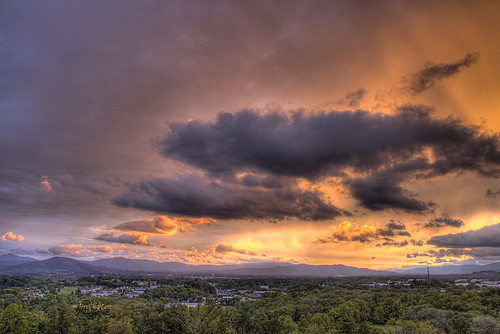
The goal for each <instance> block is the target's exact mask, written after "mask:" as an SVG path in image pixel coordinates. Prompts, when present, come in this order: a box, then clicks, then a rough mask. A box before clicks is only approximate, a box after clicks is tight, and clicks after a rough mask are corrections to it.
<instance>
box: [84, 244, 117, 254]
mask: <svg viewBox="0 0 500 334" xmlns="http://www.w3.org/2000/svg"><path fill="white" fill-rule="evenodd" d="M89 251H90V252H91V253H92V254H98V253H104V254H113V253H114V250H113V248H111V247H108V246H92V247H90V248H89Z"/></svg>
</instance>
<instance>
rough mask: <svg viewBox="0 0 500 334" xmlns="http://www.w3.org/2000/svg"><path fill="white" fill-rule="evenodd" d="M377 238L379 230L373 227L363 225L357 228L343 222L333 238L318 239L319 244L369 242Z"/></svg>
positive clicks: (333, 234)
mask: <svg viewBox="0 0 500 334" xmlns="http://www.w3.org/2000/svg"><path fill="white" fill-rule="evenodd" d="M376 237H377V230H376V229H375V227H373V226H369V225H363V226H357V225H356V224H352V223H351V222H348V221H343V222H342V223H340V225H339V226H337V227H336V228H334V230H333V232H332V234H331V236H329V237H318V238H317V240H316V241H317V242H319V243H327V242H341V241H359V242H369V241H371V240H373V239H374V238H376Z"/></svg>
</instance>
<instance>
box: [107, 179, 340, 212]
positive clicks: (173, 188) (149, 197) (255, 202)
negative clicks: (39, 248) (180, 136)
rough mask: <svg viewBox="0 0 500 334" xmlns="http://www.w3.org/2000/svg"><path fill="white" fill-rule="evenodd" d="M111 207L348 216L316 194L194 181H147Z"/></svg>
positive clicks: (125, 194)
mask: <svg viewBox="0 0 500 334" xmlns="http://www.w3.org/2000/svg"><path fill="white" fill-rule="evenodd" d="M113 203H114V204H116V205H119V206H123V207H134V208H138V209H143V210H150V211H154V212H160V213H169V214H175V215H181V216H191V217H210V218H215V219H241V218H257V219H268V218H275V219H283V218H285V217H297V218H300V219H306V220H322V219H331V218H335V217H338V216H340V215H342V214H343V213H344V214H348V213H347V212H342V211H341V210H340V209H338V208H336V207H335V206H333V205H331V204H330V203H328V202H327V201H326V200H325V199H324V196H323V194H321V193H319V192H317V191H309V190H299V189H294V188H276V189H272V188H271V189H268V188H265V187H255V186H252V187H242V186H238V185H237V184H233V183H224V182H211V181H209V180H206V179H203V178H200V177H197V176H190V177H188V176H187V177H183V178H178V179H148V180H144V181H142V182H140V183H138V184H129V185H127V190H126V191H125V192H124V193H123V194H122V195H120V196H119V197H116V198H115V199H114V200H113Z"/></svg>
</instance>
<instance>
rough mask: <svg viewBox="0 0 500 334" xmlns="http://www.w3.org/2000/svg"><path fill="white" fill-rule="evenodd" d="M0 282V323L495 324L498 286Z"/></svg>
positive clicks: (261, 328) (476, 329)
mask: <svg viewBox="0 0 500 334" xmlns="http://www.w3.org/2000/svg"><path fill="white" fill-rule="evenodd" d="M0 291H1V294H0V307H1V313H0V333H50V334H63V333H88V334H91V333H95V334H97V333H137V334H139V333H141V334H142V333H144V334H146V333H179V334H184V333H187V334H189V333H198V334H201V333H207V334H208V333H213V334H215V333H241V334H243V333H259V334H260V333H262V334H263V333H286V334H290V333H308V334H314V333H322V334H323V333H329V334H333V333H363V334H366V333H368V334H370V333H381V334H383V333H387V334H417V333H418V334H420V333H421V334H432V333H453V334H473V333H500V322H499V310H500V289H498V288H487V287H480V286H478V285H475V284H469V285H467V286H464V285H458V284H455V282H454V281H453V280H447V279H433V280H430V281H427V280H408V281H407V283H405V284H395V283H394V282H391V281H389V282H388V283H387V282H385V283H383V284H373V282H372V280H371V279H369V278H359V279H353V278H350V279H341V278H336V279H299V278H297V279H278V278H276V279H256V278H248V279H244V278H239V279H228V278H209V279H199V278H198V279H197V278H178V279H151V278H147V279H144V278H117V277H84V278H79V279H63V278H60V279H56V278H51V279H49V278H36V277H22V276H6V275H4V276H0ZM103 294H104V295H105V296H103ZM106 294H107V295H106ZM131 296H133V297H131Z"/></svg>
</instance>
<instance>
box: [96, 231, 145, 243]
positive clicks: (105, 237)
mask: <svg viewBox="0 0 500 334" xmlns="http://www.w3.org/2000/svg"><path fill="white" fill-rule="evenodd" d="M94 239H96V240H101V241H107V242H117V243H122V244H138V245H145V246H148V245H149V241H148V240H147V237H146V236H144V235H137V234H127V233H123V234H114V233H101V234H99V235H98V236H96V237H95V238H94Z"/></svg>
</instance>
